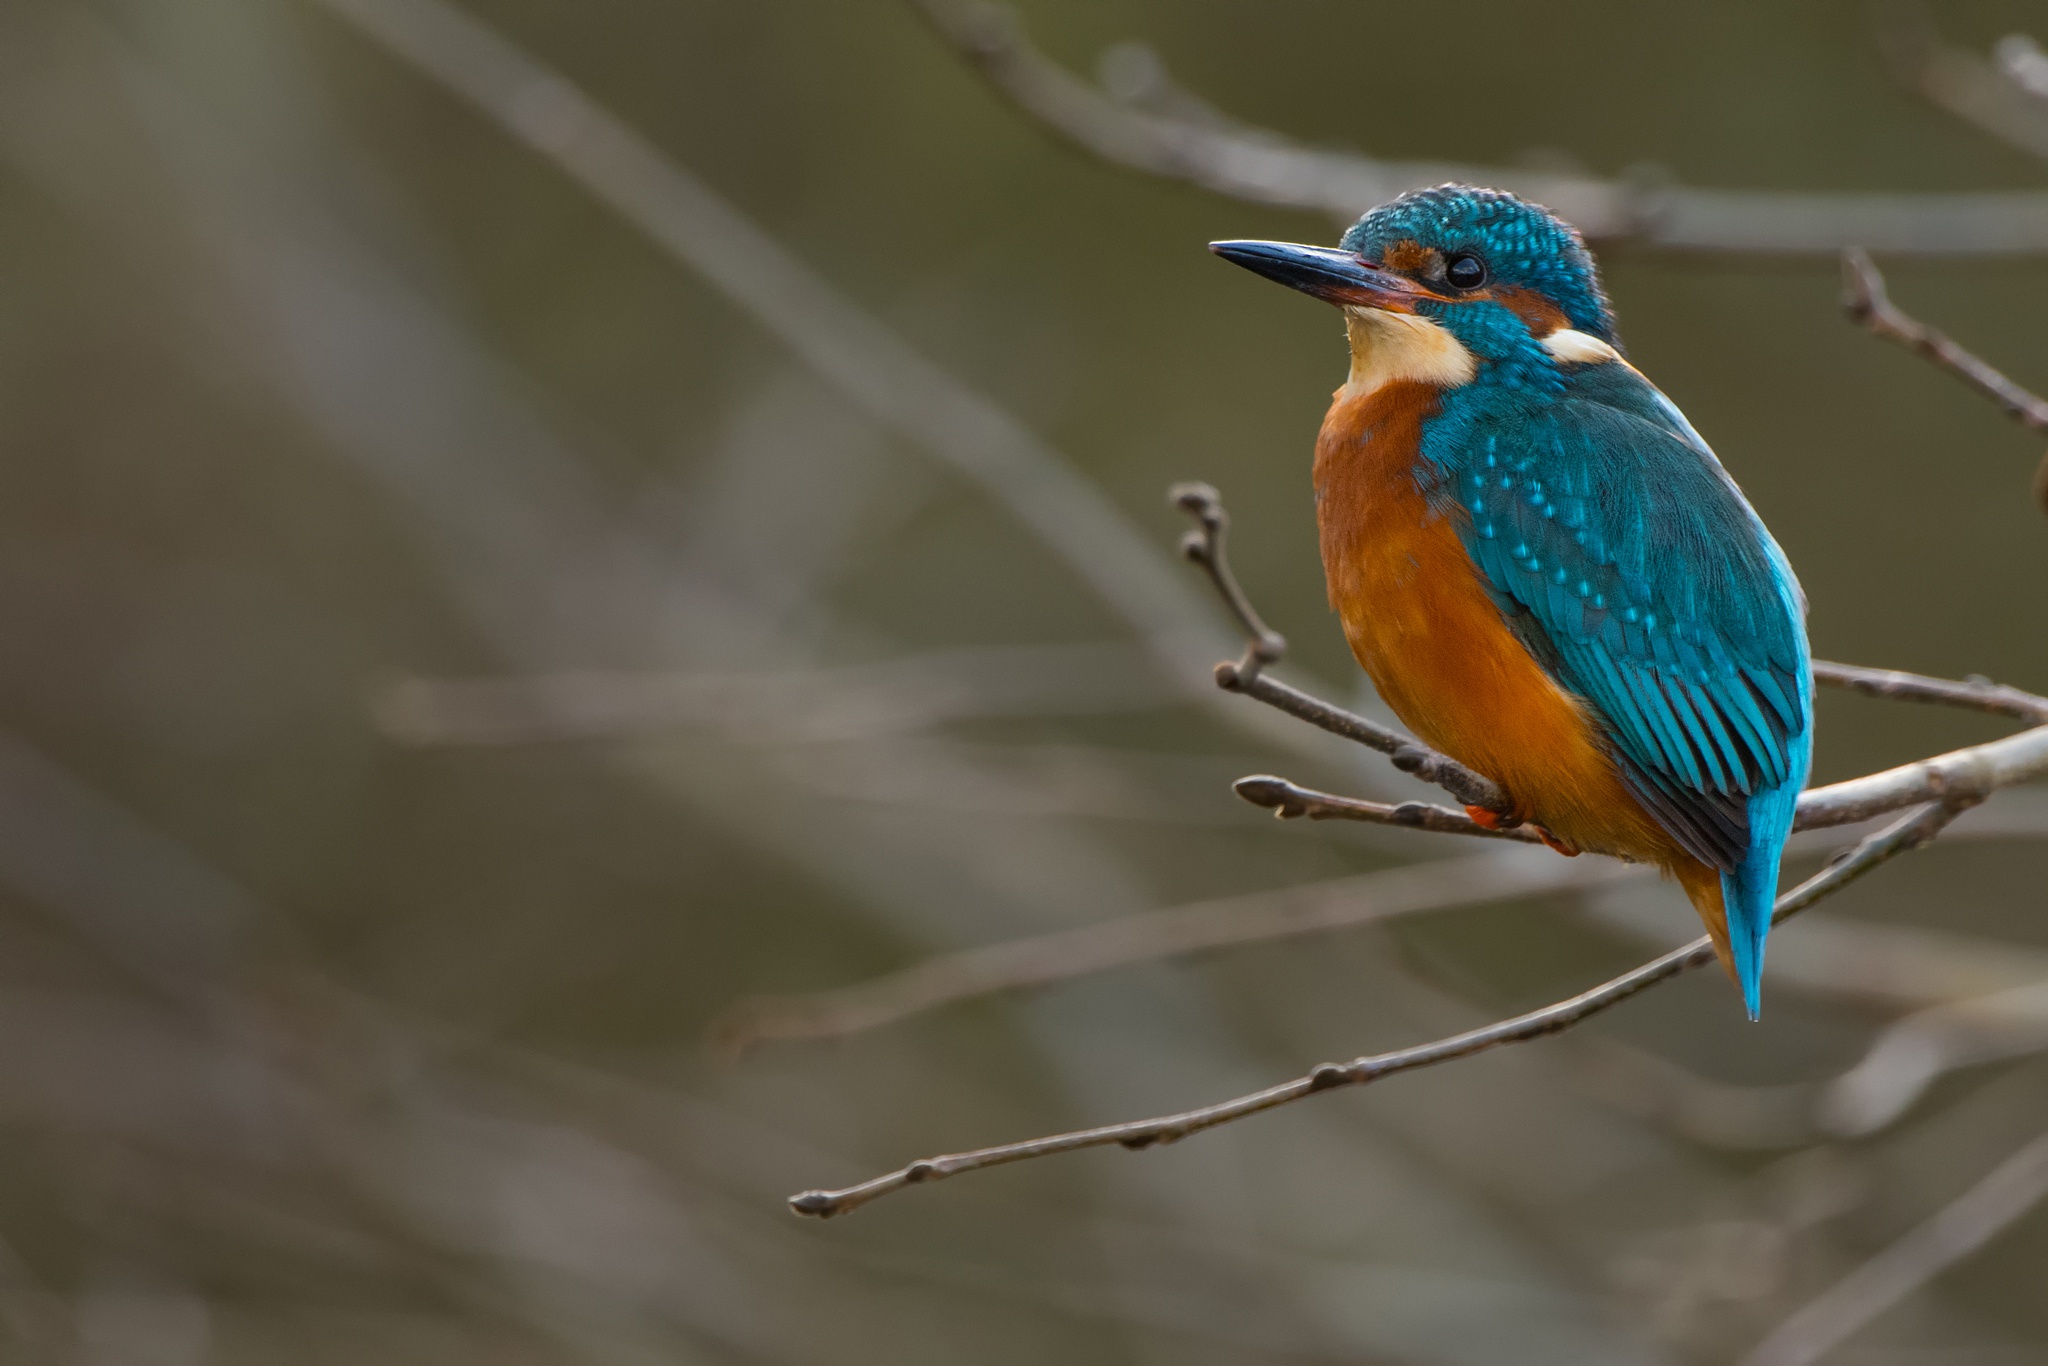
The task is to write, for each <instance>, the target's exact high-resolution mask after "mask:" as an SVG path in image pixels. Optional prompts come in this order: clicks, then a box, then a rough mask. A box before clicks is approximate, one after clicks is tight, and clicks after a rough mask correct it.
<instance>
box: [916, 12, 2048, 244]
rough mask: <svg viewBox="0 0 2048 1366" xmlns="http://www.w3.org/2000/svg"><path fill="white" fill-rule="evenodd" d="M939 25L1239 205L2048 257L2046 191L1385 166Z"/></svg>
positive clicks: (1058, 125)
mask: <svg viewBox="0 0 2048 1366" xmlns="http://www.w3.org/2000/svg"><path fill="white" fill-rule="evenodd" d="M914 3H915V4H916V7H917V8H918V10H919V11H920V12H922V13H923V14H924V16H925V17H926V18H927V19H929V20H930V21H931V23H932V26H933V28H934V29H935V30H936V31H937V32H938V33H939V35H940V36H941V37H942V38H943V39H944V40H945V41H946V42H947V43H948V44H949V45H950V46H951V47H952V48H953V49H954V50H955V51H956V52H957V53H959V54H960V56H961V57H962V58H963V59H965V60H966V61H967V62H969V63H970V64H971V65H973V66H974V67H975V69H976V70H978V71H980V72H981V74H982V75H983V76H984V77H986V78H987V80H988V82H989V83H990V84H991V85H992V86H994V87H995V89H996V90H997V91H998V92H1000V93H1001V94H1002V95H1003V96H1005V97H1006V98H1007V99H1009V101H1010V102H1011V103H1012V104H1014V105H1015V106H1016V107H1017V108H1018V109H1020V110H1021V111H1022V112H1023V113H1024V114H1025V115H1026V116H1027V117H1029V118H1030V119H1031V120H1032V121H1033V122H1035V123H1037V124H1039V125H1040V126H1041V127H1043V128H1045V129H1047V130H1049V131H1050V132H1052V133H1055V134H1057V135H1058V136H1059V137H1060V138H1062V139H1063V140H1065V141H1066V142H1068V143H1070V144H1072V145H1074V146H1076V147H1079V148H1080V149H1081V150H1083V151H1085V152H1087V153H1089V154H1090V155H1092V156H1094V157H1096V158H1098V159H1100V160H1102V161H1106V162H1109V163H1111V164H1113V165H1117V166H1123V167H1127V168H1129V169H1131V170H1136V171H1142V172H1145V173H1147V174H1149V175H1156V176H1163V177H1166V178H1168V179H1172V180H1180V181H1186V182H1188V183H1191V184H1195V185H1200V186H1202V187H1204V188H1206V189H1209V190H1213V191H1215V192H1216V193H1218V194H1224V195H1229V196H1231V197H1232V198H1235V199H1243V200H1249V201H1251V202H1253V203H1259V204H1281V205H1288V206H1291V207H1295V208H1305V209H1319V210H1322V211H1324V212H1326V213H1329V214H1332V215H1334V216H1336V217H1338V218H1341V219H1343V220H1345V221H1347V222H1348V221H1349V220H1351V219H1352V218H1355V217H1357V216H1358V215H1359V214H1360V213H1362V212H1364V211H1365V210H1366V209H1369V208H1371V207H1372V206H1373V205H1375V204H1378V203H1381V202H1383V201H1385V200H1388V199H1391V198H1393V197H1394V196H1395V195H1397V194H1400V193H1402V192H1403V191H1405V190H1411V189H1417V188H1420V187H1422V186H1427V185H1435V184H1438V183H1440V182H1442V181H1445V180H1468V181H1474V182H1477V183H1480V184H1486V185H1494V186H1498V187H1499V188H1501V189H1504V190H1512V191H1514V192H1515V193H1517V194H1520V195H1522V196H1524V197H1525V198H1529V199H1534V200H1537V201H1539V202H1541V203H1544V204H1547V205H1549V206H1550V207H1551V208H1552V209H1554V210H1556V211H1557V212H1558V213H1559V214H1561V215H1563V216H1564V217H1565V218H1567V219H1569V220H1570V221H1571V222H1573V223H1575V224H1577V225H1578V227H1579V228H1580V230H1581V231H1583V232H1584V233H1585V234H1586V235H1587V236H1588V237H1592V238H1605V239H1619V240H1627V241H1630V242H1633V243H1638V244H1641V245H1644V246H1649V247H1662V248H1671V249H1676V250H1708V251H1759V252H1787V253H1789V252H1820V253H1830V254H1831V253H1833V252H1837V251H1840V250H1841V249H1842V248H1843V247H1845V246H1848V245H1849V244H1851V243H1857V242H1860V243H1862V244H1863V245H1865V246H1867V247H1871V248H1874V249H1876V250H1879V251H1889V252H1920V253H1929V254H1959V255H1960V254H1972V253H1983V252H2034V251H2042V250H2048V194H2041V193H2038V192H2024V191H2021V192H2003V193H2001V192H1992V193H1982V194H1852V193H1840V194H1821V193H1810V194H1796V193H1774V192H1770V191H1753V190H1708V189H1696V188H1692V187H1687V186H1677V185H1671V184H1668V183H1659V182H1658V181H1656V180H1653V179H1651V178H1649V177H1643V178H1640V179H1637V180H1633V181H1632V180H1601V179H1597V178H1594V177H1591V176H1582V175H1557V174H1551V173H1545V172H1541V171H1532V170H1526V169H1515V168H1510V167H1502V166H1471V165H1461V164H1456V163H1451V162H1434V161H1431V162H1400V161H1379V160H1375V159H1373V158H1371V157H1366V156H1361V155H1358V154H1356V153H1351V152H1339V151H1327V150H1321V149H1316V148H1309V147H1303V146H1301V145H1299V144H1298V143H1295V142H1292V141H1290V140H1288V139H1286V138H1283V137H1281V136H1279V135H1278V134H1275V133H1271V132H1268V131H1265V130H1262V129H1256V128H1250V127H1247V126H1245V125H1243V124H1238V123H1234V122H1232V121H1230V120H1227V119H1221V118H1217V117H1213V116H1212V117H1209V118H1205V119H1199V120H1197V119H1191V118H1187V117H1182V116H1178V115H1175V114H1162V113H1158V112H1154V111H1152V110H1147V109H1143V108H1137V107H1133V106H1132V105H1130V104H1126V103H1120V102H1118V101H1117V100H1116V99H1114V98H1112V97H1111V96H1110V95H1109V94H1108V93H1107V92H1105V91H1103V90H1101V89H1099V88H1097V87H1096V86H1093V85H1091V84H1089V83H1088V82H1086V81H1083V80H1081V79H1080V78H1078V77H1076V76H1075V75H1073V74H1072V73H1071V72H1069V71H1067V70H1066V69H1065V68H1064V67H1062V66H1060V65H1059V64H1057V63H1056V62H1053V61H1052V60H1050V59H1049V58H1047V57H1046V56H1045V54H1044V53H1042V52H1040V51H1038V49H1036V48H1035V47H1033V46H1032V45H1031V43H1030V41H1029V40H1028V39H1027V38H1026V37H1025V36H1024V34H1023V31H1022V30H1021V28H1020V27H1019V26H1018V23H1017V21H1016V18H1015V16H1014V15H1013V14H1012V13H1011V12H1010V11H1009V10H1007V9H1003V8H999V7H997V6H994V5H986V4H959V3H956V2H955V0H914Z"/></svg>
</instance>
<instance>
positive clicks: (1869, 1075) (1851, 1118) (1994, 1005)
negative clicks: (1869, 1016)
mask: <svg viewBox="0 0 2048 1366" xmlns="http://www.w3.org/2000/svg"><path fill="white" fill-rule="evenodd" d="M2044 1048H2048V979H2037V980H2035V981H2033V982H2029V983H2026V984H2024V985H2022V986H2016V987H2011V988H2009V989H2007V990H2005V991H1998V992H1992V993H1989V994H1987V995H1983V996H1977V997H1973V998H1970V999H1967V1000H1960V1001H1947V1002H1943V1003H1942V1004H1940V1005H1936V1006H1932V1007H1929V1008H1928V1009H1925V1010H1920V1011H1916V1012H1914V1013H1913V1014H1911V1015H1908V1016H1906V1017H1905V1018H1904V1019H1901V1020H1895V1021H1893V1022H1892V1023H1891V1024H1890V1025H1888V1026H1887V1027H1886V1028H1885V1029H1884V1030H1883V1031H1882V1032H1880V1033H1879V1034H1878V1036H1877V1037H1876V1038H1875V1039H1873V1040H1872V1041H1871V1044H1870V1048H1869V1049H1868V1050H1867V1051H1866V1052H1865V1053H1864V1055H1863V1058H1862V1059H1861V1061H1859V1062H1858V1063H1857V1064H1856V1065H1855V1066H1854V1067H1851V1068H1849V1069H1848V1070H1847V1071H1845V1072H1843V1073H1842V1074H1841V1075H1840V1076H1838V1077H1836V1078H1835V1079H1834V1080H1833V1081H1832V1082H1830V1083H1829V1084H1828V1087H1827V1089H1826V1091H1825V1092H1824V1093H1823V1094H1822V1096H1821V1098H1820V1104H1819V1107H1818V1112H1819V1117H1820V1125H1821V1128H1822V1129H1824V1130H1825V1131H1826V1132H1828V1133H1830V1134H1833V1135H1835V1136H1838V1137H1844V1138H1860V1137H1862V1136H1864V1135H1866V1134H1872V1133H1875V1132H1877V1131H1878V1130H1879V1129H1882V1128H1884V1127H1885V1126H1886V1125H1888V1124H1890V1123H1892V1122H1893V1121H1894V1120H1896V1119H1898V1118H1899V1117H1900V1116H1901V1115H1903V1114H1905V1113H1906V1111H1907V1110H1909V1109H1910V1108H1912V1105H1913V1102H1915V1101H1916V1100H1918V1099H1919V1098H1920V1097H1921V1096H1922V1095H1925V1094H1926V1092H1927V1088H1928V1087H1930V1086H1932V1085H1934V1083H1935V1082H1936V1081H1937V1080H1939V1079H1940V1078H1941V1077H1942V1076H1944V1075H1945V1074H1947V1073H1950V1072H1955V1071H1960V1070H1961V1069H1963V1068H1965V1067H1976V1066H1981V1065H1983V1064H1985V1063H1991V1062H2000V1061H2003V1060H2004V1059H2007V1058H2017V1057H2024V1056H2026V1055H2027V1054H2029V1053H2038V1052H2040V1051H2041V1050H2043V1049H2044Z"/></svg>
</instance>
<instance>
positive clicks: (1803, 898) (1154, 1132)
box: [789, 796, 1978, 1217]
mask: <svg viewBox="0 0 2048 1366" xmlns="http://www.w3.org/2000/svg"><path fill="white" fill-rule="evenodd" d="M1976 800H1978V799H1977V798H1974V797H1967V796H1956V797H1953V798H1950V799H1948V800H1945V801H1940V802H1935V803H1932V804H1929V805H1927V806H1925V807H1922V808H1921V809H1919V810H1917V811H1914V812H1912V813H1910V814H1908V815H1907V816H1905V817H1902V818H1901V819H1900V820H1898V821H1896V822H1894V823H1893V824H1892V825H1890V826H1887V827H1886V828H1885V829H1884V830H1882V831H1879V832H1878V833H1876V834H1874V835H1871V836H1870V837H1869V838H1867V839H1865V840H1864V841H1863V842H1862V843H1861V844H1859V845H1857V846H1856V847H1855V849H1853V850H1852V851H1850V852H1849V853H1847V854H1845V855H1844V856H1843V857H1842V858H1840V859H1838V860H1836V861H1835V862H1834V863H1831V864H1830V865H1828V867H1826V868H1824V869H1822V870H1821V871H1820V872H1819V873H1816V874H1815V875H1814V876H1813V877H1810V878H1808V879H1807V880H1806V881H1805V882H1803V883H1801V884H1799V886H1797V887H1795V888H1793V889H1792V890H1791V891H1789V892H1787V893H1785V894H1784V895H1783V896H1781V897H1779V898H1778V902H1777V907H1776V910H1775V911H1774V913H1773V917H1772V919H1773V921H1774V922H1775V921H1779V920H1784V919H1786V918H1787V917H1789V916H1792V915H1796V914H1797V913H1798V912H1800V911H1802V910H1804V909H1805V908H1806V907H1808V906H1811V905H1812V904H1813V903H1814V902H1816V901H1819V900H1821V899H1822V898H1823V897H1826V896H1829V895H1832V894H1833V893H1835V892H1837V891H1839V890H1841V889H1842V888H1843V887H1845V886H1847V885H1848V884H1849V883H1850V882H1852V881H1854V880H1855V879H1857V878H1859V877H1861V876H1862V875H1863V874H1865V873H1867V872H1869V871H1870V870H1871V869H1873V868H1875V867H1877V866H1878V865H1879V864H1881V863H1883V862H1885V861H1887V860H1889V859H1891V858H1894V857H1896V856H1897V855H1899V854H1902V853H1905V852H1906V851H1908V850H1910V849H1915V848H1918V847H1919V846H1920V845H1923V844H1925V843H1927V842H1928V841H1929V840H1931V839H1933V838H1934V837H1935V836H1936V835H1937V834H1939V833H1940V832H1941V829H1942V827H1943V826H1945V825H1947V824H1948V823H1949V822H1950V821H1952V820H1954V819H1955V818H1956V817H1957V816H1959V815H1961V814H1962V812H1963V811H1964V810H1965V809H1967V808H1968V807H1969V806H1971V805H1974V804H1975V801H1976ZM1713 957H1714V950H1713V945H1712V943H1711V941H1709V940H1708V939H1707V937H1706V936H1704V935H1702V936H1701V937H1700V938H1698V939H1696V940H1694V941H1693V942H1692V943H1691V944H1688V945H1686V946H1685V947H1684V948H1681V949H1676V950H1674V951H1672V952H1671V953H1667V954H1665V955H1664V956H1663V957H1661V958H1657V959H1653V960H1652V961H1650V962H1648V963H1645V964H1643V965H1642V966H1641V967H1639V968H1636V969H1635V970H1634V971H1632V972H1627V973H1624V974H1622V975H1621V976H1620V977H1617V978H1615V979H1613V980H1612V981H1610V982H1607V983H1604V984H1603V985H1601V986H1598V987H1595V988H1593V989H1592V990H1591V991H1587V992H1584V993H1582V994H1581V995H1578V996H1574V997H1572V998H1570V999H1569V1000H1565V1001H1560V1002H1558V1003H1556V1004H1555V1005H1550V1006H1545V1007H1543V1008H1542V1009H1540V1010H1534V1011H1530V1012H1529V1013H1527V1014H1525V1015H1518V1016H1515V1017H1513V1018H1511V1019H1506V1020H1501V1021H1498V1022H1496V1023H1494V1024H1490V1025H1485V1026H1483V1027H1481V1028H1478V1029H1472V1030H1467V1031H1466V1032H1464V1033H1462V1034H1454V1035H1451V1036H1450V1037H1448V1038H1443V1039H1438V1040H1435V1041H1433V1042H1431V1043H1425V1044H1419V1045H1417V1046H1415V1047H1412V1048H1404V1049H1400V1050H1397V1051H1395V1052H1392V1053H1381V1054H1374V1055H1368V1056H1366V1057H1360V1058H1355V1059H1353V1060H1352V1061H1350V1062H1348V1063H1324V1064H1322V1065H1321V1066H1319V1067H1317V1068H1315V1069H1314V1070H1313V1071H1311V1072H1310V1073H1309V1074H1308V1075H1307V1076H1304V1077H1297V1078H1295V1079H1294V1080H1292V1081H1288V1082H1283V1083H1281V1084H1280V1085H1278V1086H1271V1087H1267V1088H1266V1089H1265V1090H1263V1091H1255V1092H1253V1093H1252V1094H1250V1095H1247V1096H1240V1097H1238V1098H1236V1099H1234V1100H1228V1101H1224V1102H1222V1103H1220V1104H1217V1105H1208V1106H1203V1107H1201V1108H1200V1109H1195V1110H1185V1111H1182V1112H1180V1113H1178V1114H1172V1115H1161V1116H1159V1117H1157V1118H1154V1119H1142V1120H1132V1121H1128V1122H1125V1123H1122V1124H1109V1125H1104V1126H1102V1127H1100V1128H1095V1129H1081V1130H1076V1131H1074V1132H1072V1133H1065V1134H1054V1135H1050V1136H1048V1137H1045V1138H1036V1139H1030V1140H1027V1141H1025V1142H1022V1143H1006V1144H1002V1145H1000V1146H997V1147H992V1148H977V1149H974V1150H973V1151H971V1152H964V1153H949V1154H945V1155H943V1156H939V1157H930V1158H924V1159H922V1160H920V1161H917V1162H913V1163H911V1164H910V1165H909V1166H906V1167H903V1168H900V1169H898V1170H896V1171H893V1172H890V1173H889V1174H888V1175H886V1176H878V1177H876V1178H874V1179H873V1180H870V1181H864V1182H862V1183H860V1184H859V1185H856V1186H849V1187H846V1188H845V1189H843V1190H811V1191H804V1192H803V1193H802V1194H799V1195H795V1196H792V1197H790V1202H789V1204H790V1208H791V1209H792V1210H794V1211H795V1212H796V1213H798V1214H805V1215H812V1216H817V1217H829V1216H832V1215H835V1214H843V1213H845V1212H847V1211H848V1210H852V1209H857V1208H858V1207H860V1206H861V1205H864V1204H867V1203H868V1202H869V1201H871V1200H876V1199H879V1198H880V1197H882V1196H884V1195H888V1194H890V1193H891V1192H893V1191H897V1190H901V1189H902V1188H903V1187H905V1186H911V1185H919V1184H923V1183H926V1182H931V1181H940V1180H944V1179H945V1178H947V1177H949V1176H958V1175H960V1174H962V1173H963V1172H972V1171H980V1170H982V1169H984V1168H987V1167H996V1166H1002V1165H1004V1164H1007V1163H1011V1162H1022V1161H1027V1160H1029V1159H1032V1158H1037V1157H1049V1156H1052V1155H1053V1154H1055V1153H1066V1152H1076V1151H1079V1150H1080V1149H1083V1148H1101V1147H1107V1146H1109V1145H1111V1144H1115V1145H1118V1146H1121V1147H1124V1148H1129V1149H1134V1150H1135V1149H1142V1148H1149V1147H1151V1146H1153V1145H1154V1144H1161V1143H1173V1142H1177V1141H1179V1140H1180V1139H1183V1138H1186V1137H1188V1136H1189V1135H1190V1134H1195V1133H1200V1132H1201V1131H1202V1130H1204V1129H1213V1128H1215V1127H1216V1126H1217V1125H1220V1124H1228V1123H1230V1122H1232V1121H1233V1120H1239V1119H1244V1118H1246V1117H1247V1116H1250V1115H1255V1114H1260V1113H1262V1112H1264V1111H1267V1110H1272V1109H1276V1108H1278V1107H1279V1106H1282V1105H1287V1104H1291V1103H1292V1102H1294V1101H1297V1100H1301V1099H1303V1098H1304V1097H1307V1096H1311V1095H1316V1094H1318V1093H1320V1092H1324V1091H1333V1090H1337V1089H1339V1088H1341V1087H1346V1086H1362V1085H1365V1084H1368V1083H1371V1082H1375V1081H1379V1080H1381V1079H1382V1078H1384V1077H1389V1076H1393V1075H1394V1074H1396V1073H1399V1072H1411V1071H1414V1070H1416V1069H1418V1068H1423V1067H1432V1066H1435V1065H1436V1064H1438V1063H1444V1062H1450V1061H1453V1060H1455V1059H1458V1058H1466V1057H1470V1056H1472V1055H1473V1054H1475V1053H1480V1052H1483V1051H1485V1050H1486V1049H1489V1048H1495V1047H1498V1046H1500V1045H1502V1044H1509V1043H1521V1042H1524V1041H1527V1040H1529V1039H1537V1038H1542V1037H1544V1036H1546V1035H1549V1034H1555V1033H1557V1032H1559V1031H1560V1030H1565V1029H1570V1028H1572V1027H1573V1026H1575V1025H1577V1024H1579V1023H1581V1022H1582V1021H1584V1020H1587V1019H1590V1018H1591V1017H1593V1016H1594V1015H1597V1014H1600V1013H1601V1012H1603V1011H1606V1010H1609V1009H1612V1008H1613V1007H1614V1006H1616V1005H1619V1004H1620V1003H1621V1002H1623V1001H1625V1000H1627V999H1629V998H1630V997H1631V996H1635V995H1637V994H1639V993H1640V992H1643V991H1646V990H1648V989H1649V988H1650V987H1653V986H1655V985H1657V984H1658V983H1660V982H1663V981H1666V980H1668V979H1670V978H1672V977H1676V976H1678V975H1679V974H1680V973H1683V972H1688V971H1690V970H1691V969H1693V968H1696V967H1699V966H1701V965H1702V964H1705V963H1709V962H1712V961H1713Z"/></svg>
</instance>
